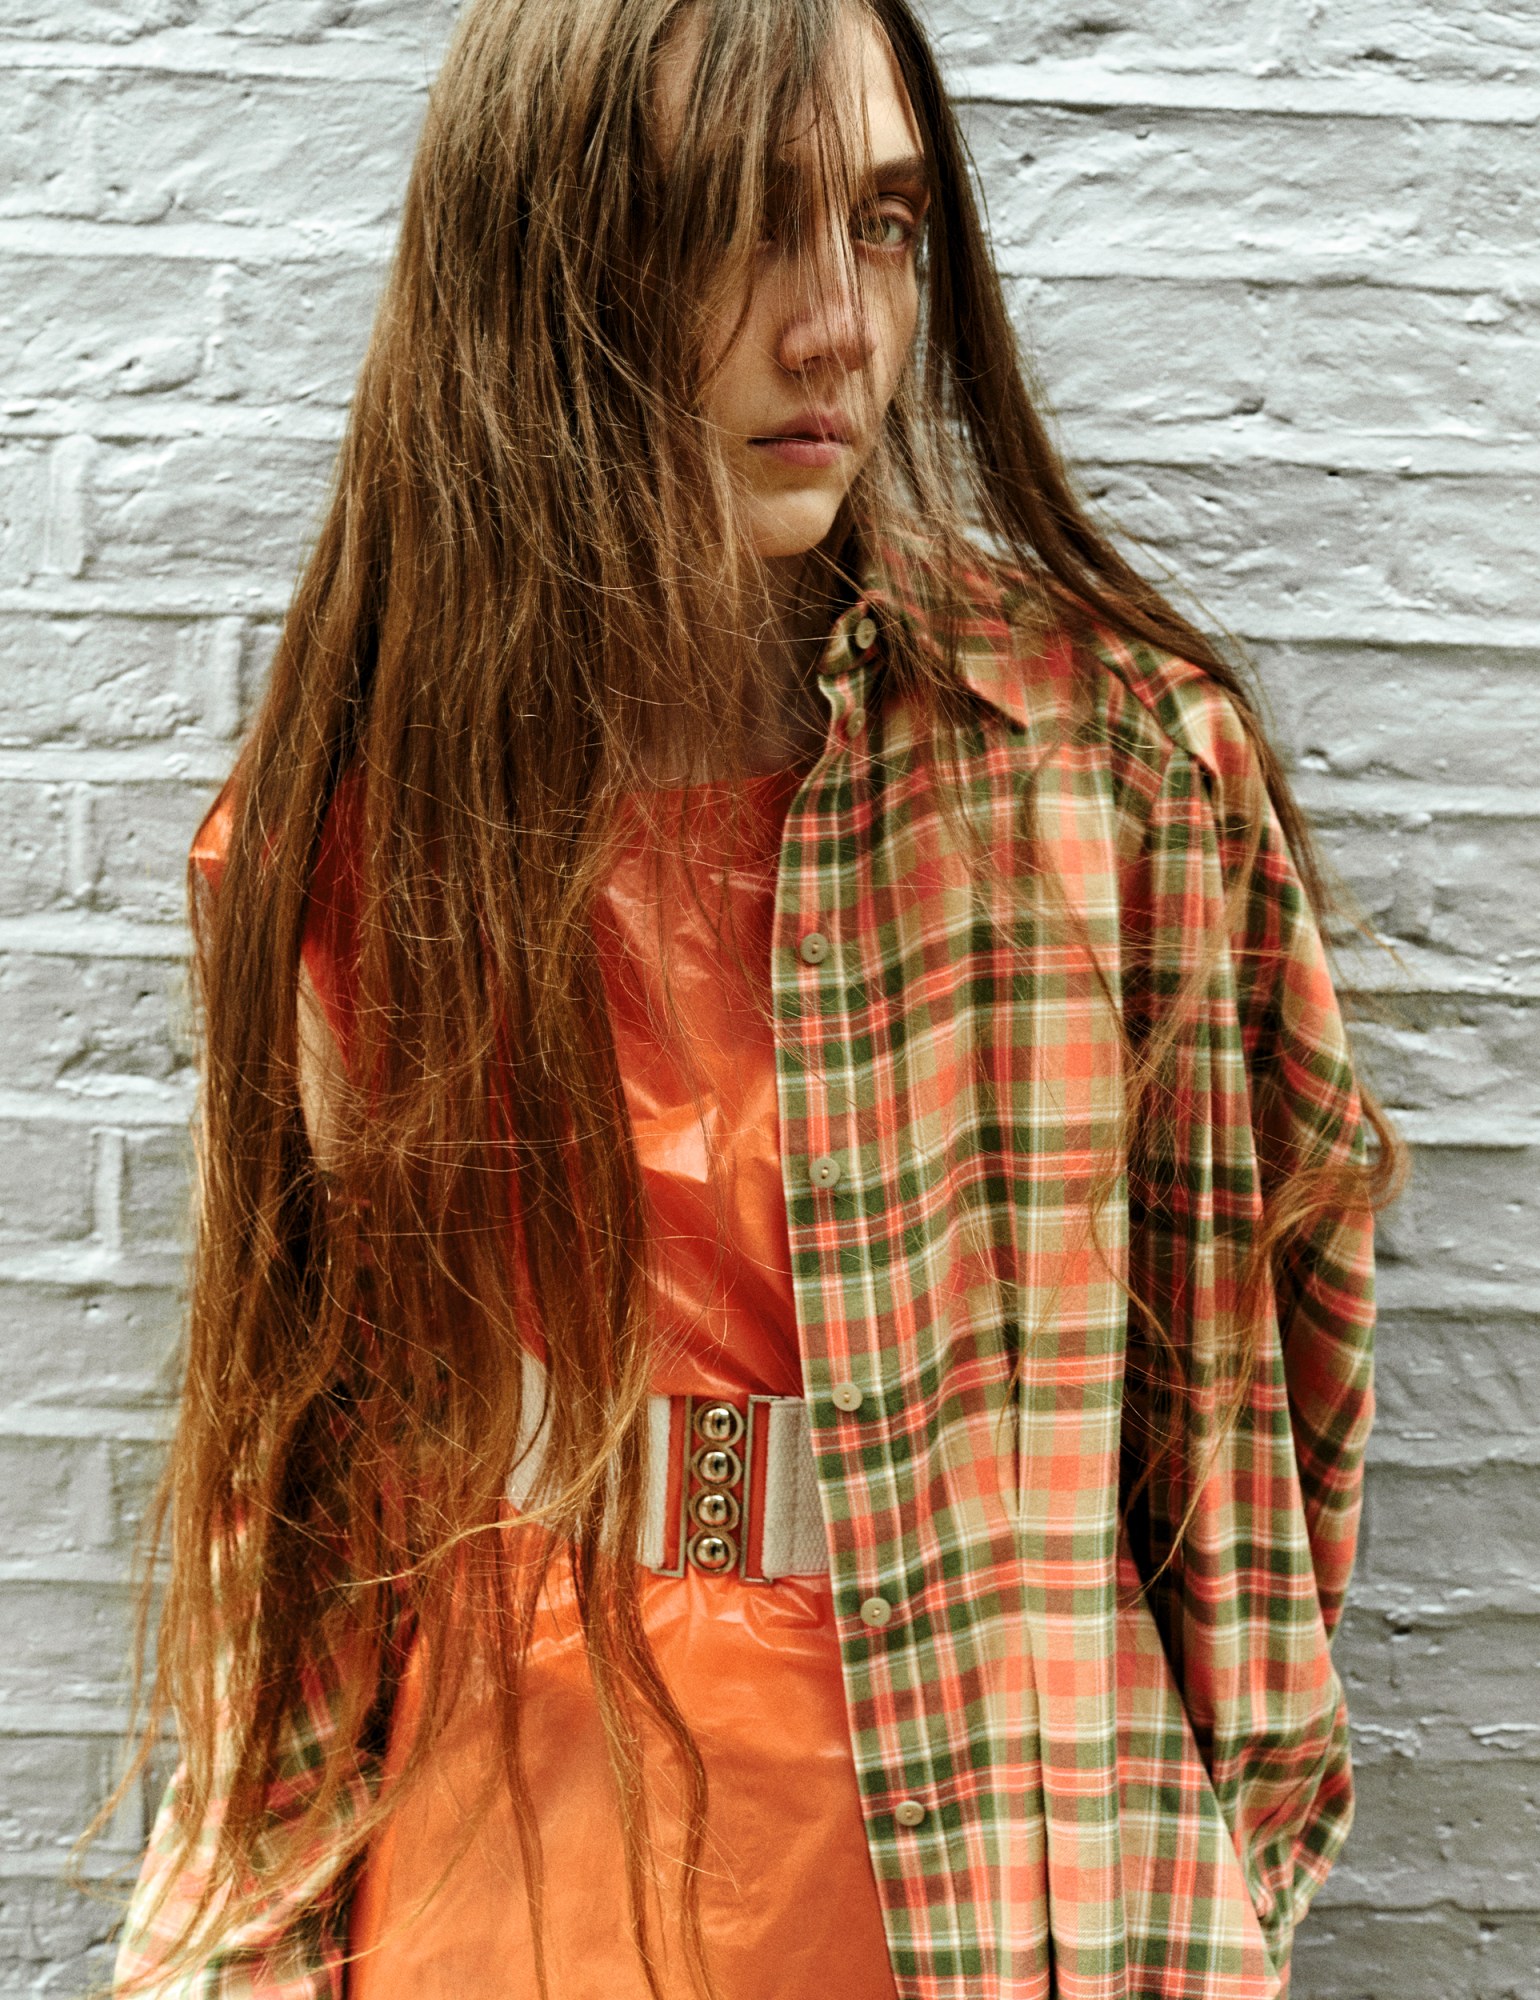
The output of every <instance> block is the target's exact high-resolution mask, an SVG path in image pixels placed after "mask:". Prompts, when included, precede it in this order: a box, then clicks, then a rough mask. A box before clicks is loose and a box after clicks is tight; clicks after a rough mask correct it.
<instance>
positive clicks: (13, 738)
mask: <svg viewBox="0 0 1540 2000" xmlns="http://www.w3.org/2000/svg"><path fill="white" fill-rule="evenodd" d="M213 639H214V634H213V631H212V630H211V628H210V626H208V625H206V624H197V623H191V622H188V621H186V620H178V619H161V618H106V617H102V616H101V615H100V614H98V615H96V616H94V617H89V618H82V617H76V618H59V617H44V616H39V615H37V614H36V613H26V612H22V613H12V614H10V615H5V614H3V613H0V659H3V660H4V662H5V666H4V674H5V680H4V687H5V698H4V707H3V709H0V743H3V744H5V745H8V746H9V745H27V744H44V743H61V742H74V743H97V744H109V743H123V742H135V741H140V742H142V741H146V740H154V739H158V738H165V737H168V736H171V735H174V734H175V733H176V732H177V731H178V730H182V729H188V728H192V727H195V726H196V725H197V724H198V723H200V722H201V721H204V720H205V719H206V715H207V702H208V679H209V654H210V650H211V646H212V643H213Z"/></svg>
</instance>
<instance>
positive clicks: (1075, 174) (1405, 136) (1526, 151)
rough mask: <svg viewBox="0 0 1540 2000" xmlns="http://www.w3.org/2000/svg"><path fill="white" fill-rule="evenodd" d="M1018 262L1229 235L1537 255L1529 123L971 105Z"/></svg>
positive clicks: (1207, 242) (1001, 222)
mask: <svg viewBox="0 0 1540 2000" xmlns="http://www.w3.org/2000/svg"><path fill="white" fill-rule="evenodd" d="M968 124H969V128H970V133H971V137H972V144H973V148H974V151H975V154H976V156H977V158H978V163H979V167H980V170H981V171H982V173H983V175H984V177H985V181H986V184H987V185H988V186H989V188H990V190H991V200H992V204H993V208H994V212H995V214H996V215H997V217H998V222H997V233H998V235H999V237H1000V240H1001V243H1002V246H1003V248H1004V251H1005V259H1006V262H1007V264H1008V265H1009V267H1010V268H1011V269H1012V270H1013V271H1015V272H1017V273H1018V274H1020V275H1023V276H1028V275H1030V274H1031V269H1032V254H1033V251H1034V249H1036V248H1038V247H1039V246H1042V247H1044V248H1049V247H1052V246H1053V245H1055V244H1057V243H1062V242H1071V241H1072V242H1075V243H1077V244H1079V243H1085V244H1087V245H1089V244H1090V243H1092V242H1094V243H1095V244H1096V245H1098V246H1099V247H1100V248H1101V249H1102V250H1104V251H1105V250H1106V249H1108V248H1111V247H1116V246H1122V245H1127V246H1129V247H1130V248H1137V249H1139V250H1141V251H1144V252H1148V251H1150V250H1152V249H1160V250H1164V251H1166V252H1168V253H1170V254H1171V255H1172V256H1173V257H1174V256H1176V255H1178V254H1179V253H1181V252H1182V251H1199V252H1202V251H1209V250H1212V249H1214V248H1215V247H1217V246H1219V245H1224V246H1227V247H1233V248H1240V247H1243V246H1256V247H1264V248H1268V249H1271V250H1274V251H1280V252H1289V253H1292V254H1294V255H1300V254H1304V253H1307V252H1329V253H1331V254H1333V255H1338V256H1340V255H1342V254H1343V253H1346V252H1357V253H1359V254H1360V255H1364V254H1370V255H1374V256H1377V257H1383V256H1388V255H1390V254H1392V253H1395V252H1405V251H1409V250H1416V251H1418V252H1421V253H1423V254H1429V253H1434V252H1443V253H1449V252H1453V251H1459V250H1467V251H1468V250H1470V249H1471V248H1473V247H1474V246H1475V245H1476V244H1480V245H1481V246H1482V248H1483V249H1484V250H1485V251H1487V252H1494V251H1495V252H1506V253H1508V254H1511V255H1513V256H1514V257H1516V258H1524V257H1526V256H1527V255H1528V250H1529V246H1530V245H1531V244H1532V243H1533V242H1534V240H1535V236H1536V233H1537V228H1540V176H1537V175H1536V172H1535V151H1536V142H1535V138H1534V135H1533V133H1532V132H1530V131H1526V130H1525V129H1524V128H1522V127H1518V128H1511V127H1507V126H1500V127H1489V128H1477V127H1474V126H1462V125H1458V124H1452V123H1437V124H1432V123H1430V124H1422V123H1419V122H1416V121H1414V120H1411V119H1391V118H1344V119H1341V120H1323V119H1319V118H1288V117H1278V116H1271V115H1264V114H1260V113H1258V114H1253V115H1251V116H1248V117H1245V118H1238V117H1236V116H1234V115H1232V114H1204V113H1201V112H1188V111H1179V110H1177V111H1160V110H1149V111H1145V110H1127V111H1095V110H1087V111H1078V110H1061V109H1058V108H1056V107H1054V106H1051V105H1032V106H1025V107H1020V108H1015V107H1001V106H996V105H978V106H975V107H973V109H972V110H971V112H970V115H969V120H968Z"/></svg>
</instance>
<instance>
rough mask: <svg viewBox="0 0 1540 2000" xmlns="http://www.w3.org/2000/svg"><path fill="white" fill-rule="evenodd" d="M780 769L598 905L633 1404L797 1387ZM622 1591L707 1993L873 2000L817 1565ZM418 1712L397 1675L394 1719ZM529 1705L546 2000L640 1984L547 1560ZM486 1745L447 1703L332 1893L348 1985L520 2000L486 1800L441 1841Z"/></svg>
mask: <svg viewBox="0 0 1540 2000" xmlns="http://www.w3.org/2000/svg"><path fill="white" fill-rule="evenodd" d="M796 782H797V779H796V775H795V774H794V773H790V772H787V773H776V774H773V775H770V776H767V777H763V778H754V779H749V780H745V781H741V782H740V783H738V784H737V785H734V786H731V787H729V786H725V785H723V786H699V787H692V788H690V789H688V790H687V791H683V792H675V793H665V794H660V795H657V796H658V797H659V798H660V799H661V800H662V801H664V802H665V806H664V810H665V812H673V811H678V812H680V813H682V814H683V815H684V818H685V829H684V831H685V835H686V846H685V853H686V855H687V856H688V872H689V874H690V876H691V878H692V881H693V883H694V885H695V887H696V888H697V889H702V890H704V893H703V894H701V895H699V896H697V895H695V894H692V893H691V890H690V887H689V886H688V885H687V884H685V883H682V882H680V881H679V880H677V879H676V877H675V875H674V872H673V871H674V870H675V869H676V868H677V867H678V865H679V863H678V860H677V858H676V850H675V848H674V846H673V844H672V842H671V841H660V840H658V839H656V837H655V836H654V835H649V834H648V833H647V832H646V831H645V830H644V822H643V820H642V816H641V815H640V814H636V815H635V819H636V824H635V826H634V827H633V828H632V829H631V836H632V837H631V838H629V839H628V842H627V845H626V847H625V849H624V851H623V856H622V859H621V861H620V863H619V865H618V866H617V868H616V869H615V871H614V874H613V876H612V879H611V881H610V883H609V886H608V890H607V893H606V895H605V897H604V899H603V906H602V909H601V910H600V912H599V913H598V918H597V930H598V936H599V941H600V946H601V951H602V954H603V962H604V967H605V978H606V986H607V992H608V998H609V1004H610V1008H611V1013H612V1018H613V1023H614V1031H615V1037H616V1045H617V1050H618V1055H619V1061H620V1068H621V1074H622V1078H623V1081H624V1085H625V1092H626V1099H627V1103H628V1105H629V1108H630V1112H631V1117H632V1121H633V1124H634V1128H635V1132H636V1142H637V1148H638V1153H639V1157H640V1161H641V1166H642V1170H643V1174H644V1177H645V1183H646V1188H647V1192H648V1196H649V1202H650V1207H651V1213H652V1221H653V1227H654V1231H655V1234H656V1238H657V1243H658V1265H659V1270H658V1279H657V1296H656V1310H657V1313H658V1315H659V1333H660V1336H661V1338H660V1342H659V1359H658V1363H657V1367H656V1370H655V1375H654V1381H653V1387H654V1390H655V1391H657V1392H658V1393H664V1394H669V1395H683V1394H696V1395H701V1394H706V1395H710V1394H717V1395H724V1394H725V1395H731V1396H737V1397H739V1398H740V1399H741V1397H742V1396H743V1395H745V1394H748V1393H752V1392H763V1393H768V1394H776V1395H800V1394H801V1393H802V1375H801V1361H800V1355H799V1350H798V1341H797V1327H796V1318H795V1314H794V1311H793V1302H792V1288H791V1272H790V1255H789V1249H788V1243H787V1235H786V1222H785V1211H784V1205H783V1196H782V1189H781V1176H780V1165H779V1147H778V1136H777V1130H778V1128H777V1117H776V1090H775V1064H774V1047H773V1042H772V1037H771V1029H770V1023H769V1018H768V1006H767V999H768V989H769V950H770V926H771V912H772V907H773V901H774V893H775V874H776V861H777V855H778V852H779V847H780V838H781V826H782V821H783V819H784V816H785V813H786V809H787V806H788V805H789V803H790V800H791V796H792V793H793V792H794V790H795V787H796ZM734 795H736V800H737V806H738V811H737V814H736V827H735V826H734V817H735V816H734V813H733V810H732V808H733V799H734ZM338 861H339V857H338V855H337V854H336V852H335V846H333V850H332V852H331V853H330V854H329V855H328V854H323V857H322V862H323V872H324V873H325V874H326V875H327V876H328V877H329V882H330V894H329V896H322V897H319V898H318V900H317V905H316V908H317V910H318V911H319V915H316V914H314V913H313V918H312V923H311V927H310V932H309V935H308V937H307V943H306V962H307V964H308V966H309V968H310V970H311V974H312V977H313V978H314V979H315V982H316V985H317V987H318V989H319V991H320V994H321V997H322V1000H323V1002H324V1003H325V1004H326V1005H327V1007H328V1010H329V1011H330V1012H331V1014H332V1018H333V1021H334V1024H335V1025H336V1026H337V1028H338V1030H339V1033H341V1034H342V1037H343V1039H344V1041H345V1040H346V1029H347V1026H348V1022H347V1018H346V1017H347V1013H348V1007H347V995H346V990H345V989H346V979H345V976H344V975H343V971H342V961H343V959H344V958H345V948H346V938H345V922H344V923H343V924H342V925H340V926H339V923H338V921H337V918H338V916H339V914H340V913H341V912H342V909H343V906H344V905H345V902H346V898H345V896H341V895H339V894H338V893H337V883H338V880H339V873H338ZM655 866H656V867H658V868H661V870H662V873H661V875H659V874H657V873H655V872H654V868H655ZM719 899H725V904H726V908H727V914H728V916H729V919H730V921H729V924H728V925H727V926H725V927H721V926H719V925H718V924H717V923H716V922H715V921H714V918H715V915H716V912H717V910H718V907H719ZM702 906H704V907H702ZM665 957H666V961H667V966H668V979H667V996H666V999H665V992H664V981H663V976H662V967H663V963H664V960H665ZM666 1001H667V1002H671V1004H672V1008H673V1013H674V1019H675V1021H676V1023H680V1024H683V1026H684V1028H685V1030H686V1037H685V1040H684V1043H683V1044H682V1045H681V1043H680V1040H679V1038H678V1036H677V1035H671V1034H670V1032H669V1030H668V1029H667V1027H666V1026H665V1022H666V1020H667V1018H668V1005H667V1004H666ZM642 1605H643V1613H644V1617H645V1621H646V1627H647V1631H648V1634H649V1636H650V1638H651V1641H652V1644H653V1648H654V1650H655V1653H656V1656H657V1659H658V1661H659V1664H660V1666H661V1668H662V1670H663V1673H664V1676H665V1678H666V1679H667V1682H668V1684H669V1686H670V1688H671V1689H672V1690H673V1692H674V1695H675V1698H676V1700H677V1701H678V1703H679V1705H680V1707H681V1708H682V1710H683V1712H684V1714H685V1717H686V1719H687V1721H688V1722H689V1724H690V1726H691V1728H692V1730H693V1731H694V1734H695V1737H696V1740H697V1742H698V1743H699V1745H700V1748H701V1752H702V1754H703V1756H704V1759H705V1763H706V1768H707V1772H708V1778H709V1783H710V1804H709V1819H708V1831H707V1846H706V1855H705V1864H704V1873H703V1876H702V1879H701V1883H700V1889H701V1910H702V1915H703V1920H704V1926H705V1934H706V1942H707V1948H708V1952H709V1954H710V1958H711V1963H712V1966H713V1969H714V1971H715V1973H716V1975H717V1979H718V1982H719V1986H720V1990H721V1992H722V1993H723V1995H724V1996H725V2000H802V1996H808V2000H811V1996H814V1995H823V1994H836V1995H838V1996H839V2000H893V1992H894V1989H893V1983H892V1978H891V1974H890V1971H889V1966H888V1957H887V1950H886V1946H885V1943H884V1938H883V1929H882V1919H881V1913H880V1907H879V1904H878V1900H877V1892H876V1887H875V1884H874V1881H873V1878H872V1872H871V1863H870V1861H869V1859H868V1855H867V1849H866V1839H865V1834H864V1831H863V1826H862V1820H861V1812H860V1806H859V1801H858V1797H857V1791H856V1781H855V1774H854V1767H853V1763H852V1759H851V1753H850V1745H849V1735H848V1726H847V1722H846V1714H845V1705H844V1698H843V1693H842V1687H841V1670H840V1658H839V1647H838V1642H837V1638H836V1633H835V1625H834V1618H833V1611H832V1604H831V1592H830V1587H829V1584H828V1582H827V1581H826V1580H825V1579H824V1578H822V1577H790V1578H782V1579H780V1580H778V1581H776V1582H774V1583H750V1582H746V1581H743V1580H741V1579H740V1578H738V1577H737V1576H736V1575H723V1576H713V1575H709V1574H705V1573H702V1572H700V1571H698V1570H695V1569H693V1568H691V1569H687V1570H686V1573H685V1574H684V1575H683V1576H680V1577H677V1578H675V1577H666V1576H659V1575H656V1574H654V1573H653V1572H651V1571H648V1572H646V1573H644V1575H643V1577H642ZM416 1699H417V1695H416V1689H415V1686H414V1682H413V1678H412V1674H411V1672H410V1670H409V1672H408V1676H407V1680H406V1683H405V1686H404V1690H403V1693H402V1696H401V1707H400V1709H399V1710H398V1725H397V1726H398V1729H399V1727H400V1723H401V1721H402V1720H403V1719H405V1718H406V1717H408V1716H409V1715H410V1712H411V1709H412V1705H413V1704H414V1702H415V1700H416ZM525 1699H526V1710H525V1713H526V1715H527V1718H528V1720H527V1724H526V1729H525V1741H526V1744H527V1746H528V1747H527V1753H526V1755H527V1768H528V1772H529V1776H530V1780H531V1783H532V1786H533V1790H534V1796H535V1802H536V1810H537V1814H538V1820H539V1828H540V1836H541V1842H542V1848H543V1854H544V1863H545V1894H546V1927H545V1928H546V1942H547V1951H548V1961H547V1962H548V1968H549V1977H550V1990H551V1992H552V1994H553V1995H555V1996H557V1997H558V2000H641V1996H642V1995H644V1994H645V1992H646V1985H645V1982H644V1980H643V1977H642V1973H641V1968H640V1965H639V1963H638V1961H637V1958H636V1955H635V1952H634V1950H633V1947H632V1944H631V1940H630V1935H629V1930H628V1926H627V1919H626V1900H625V1890H624V1875H623V1872H622V1861H621V1843H620V1830H619V1819H618V1815H617V1810H616V1805H615V1801H614V1796H613V1788H612V1783H611V1779H610V1776H609V1770H608V1765H607V1761H606V1757H605V1752H604V1745H603V1740H602V1736H601V1732H600V1727H599V1721H598V1716H597V1713H596V1710H595V1707H594V1703H593V1698H592V1693H591V1689H590V1686H589V1682H588V1679H587V1675H586V1671H585V1667H584V1660H583V1651H582V1645H581V1642H580V1639H579V1637H578V1628H577V1619H576V1616H575V1612H574V1608H573V1605H572V1603H571V1600H570V1594H569V1587H568V1586H567V1585H566V1582H565V1576H564V1575H561V1576H556V1575H553V1577H552V1579H551V1581H550V1582H549V1583H548V1585H547V1595H546V1598H545V1600H544V1603H543V1607H542V1613H541V1618H540V1623H539V1627H538V1630H537V1633H536V1636H535V1640H534V1645H533V1648H532V1651H531V1655H530V1659H529V1665H528V1674H527V1680H526V1697H525ZM493 1742H494V1739H493V1737H492V1733H491V1726H490V1723H489V1720H488V1717H487V1714H486V1712H485V1711H482V1710H479V1709H478V1708H477V1706H476V1705H475V1704H474V1703H469V1704H462V1712H461V1713H460V1715H459V1717H458V1719H457V1720H456V1721H455V1722H454V1723H452V1725H451V1727H450V1731H449V1734H448V1737H447V1739H446V1740H445V1741H444V1743H443V1744H442V1747H441V1748H440V1749H439V1750H438V1751H437V1753H436V1755H435V1759H434V1763H433V1768H432V1770H431V1772H430V1773H429V1774H428V1776H427V1777H426V1778H424V1779H423V1780H422V1782H421V1783H420V1784H419V1785H418V1786H417V1787H416V1788H415V1789H414V1790H413V1791H412V1792H411V1793H410V1794H409V1795H408V1797H407V1798H406V1799H405V1800H404V1801H403V1803H402V1806H401V1808H400V1809H399V1811H398V1813H397V1815H396V1816H395V1818H394V1819H393V1820H392V1821H390V1822H389V1823H388V1825H387V1827H386V1829H385V1831H384V1832H383V1834H382V1835H381V1836H380V1838H379V1839H378V1840H377V1842H376V1844H375V1846H374V1847H373V1849H372V1850H371V1852H370V1854H369V1855H368V1857H367V1861H366V1866H365V1868H364V1871H363V1875H362V1878H361V1881H360V1885H359V1889H358V1892H357V1895H356V1898H355V1902H354V1907H353V1917H352V1947H353V1950H354V1952H355V1953H356V1954H357V1956H356V1958H355V1960H354V1962H353V1965H352V1967H351V1970H350V1974H349V1979H350V1986H349V1993H350V1996H351V2000H526V1996H533V1995H534V1993H535V1991H536V1987H535V1981H534V1974H533V1950H532V1940H531V1936H530V1930H529V1919H528V1913H527V1908H526V1901H525V1892H524V1884H523V1879H522V1874H521V1869H520V1863H519V1850H518V1844H517V1841H516V1839H515V1835H514V1830H513V1825H512V1819H511V1813H510V1811H509V1809H508V1808H507V1807H506V1805H504V1804H502V1803H499V1804H497V1805H495V1806H494V1807H493V1808H492V1809H491V1810H490V1812H489V1814H488V1816H487V1817H486V1818H485V1819H484V1820H483V1821H482V1822H481V1824H480V1826H479V1828H478V1830H477V1831H476V1833H475V1836H474V1838H473V1840H472V1841H471V1844H470V1845H469V1847H468V1848H467V1847H464V1842H463V1829H464V1827H465V1825H466V1809H467V1805H468V1803H469V1802H471V1801H475V1800H477V1799H479V1798H480V1797H481V1795H482V1786H483V1779H484V1774H485V1773H486V1772H487V1771H488V1770H489V1769H490V1768H491V1767H492V1765H491V1760H492V1759H493V1758H494V1756H495V1750H494V1747H493ZM672 1768H673V1767H672V1764H671V1762H670V1760H669V1759H668V1758H667V1757H666V1756H665V1755H664V1754H662V1752H661V1750H660V1749H659V1748H658V1747H657V1746H656V1745H655V1746H654V1749H653V1751H652V1752H650V1777H651V1782H652V1786H653V1790H654V1793H655V1795H656V1796H657V1798H658V1799H659V1801H660V1803H661V1806H662V1811H661V1813H660V1816H659V1819H658V1821H657V1828H656V1830H657V1834H658V1836H659V1846H660V1850H661V1852H662V1854H663V1856H664V1868H663V1871H662V1890H663V1894H662V1897H661V1900H660V1904H659V1905H657V1906H655V1907H654V1912H653V1915H654V1922H655V1924H656V1925H657V1926H658V1928H657V1929H655V1931H654V1936H655V1937H659V1938H660V1939H661V1948H662V1949H661V1956H662V1961H663V1963H662V1981H663V1990H664V1992H665V1994H667V1995H668V1996H669V2000H673V1996H674V1995H675V1994H678V1995H681V1996H682V1995H684V1994H686V1993H687V1992H689V1991H691V1990H692V1989H691V1987H690V1985H689V1982H688V1979H687V1977H686V1974H685V1969H684V1966H685V1961H684V1958H683V1951H682V1945H681V1939H680V1933H679V1929H678V1926H677V1923H676V1922H675V1920H674V1914H673V1913H674V1910H675V1907H676V1892H677V1885H678V1879H679V1869H678V1866H677V1861H676V1858H675V1857H677V1853H678V1847H677V1833H678V1820H677V1818H676V1817H675V1816H674V1814H673V1812H672V1811H671V1809H670V1806H669V1801H670V1799H671V1798H677V1793H676V1791H675V1787H674V1784H673V1782H672V1777H671V1773H672ZM462 1849H463V1851H459V1850H462ZM446 1869H447V1871H448V1873H447V1877H446V1876H445V1871H446ZM441 1878H443V1879H442V1881H441ZM436 1884H440V1886H439V1887H438V1888H437V1893H434V1894H430V1891H433V1890H434V1887H435V1885H436Z"/></svg>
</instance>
